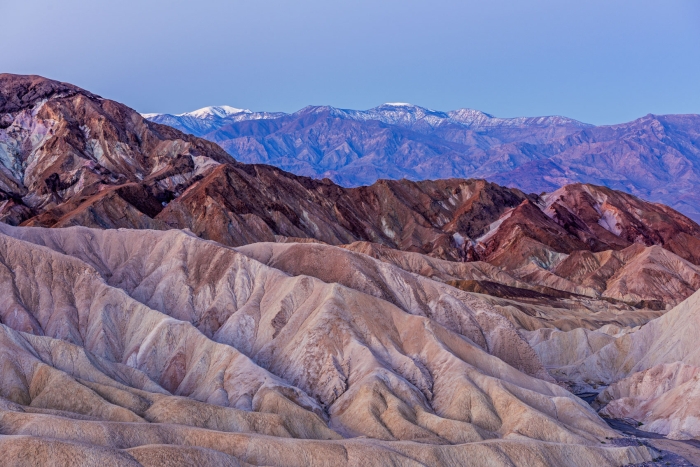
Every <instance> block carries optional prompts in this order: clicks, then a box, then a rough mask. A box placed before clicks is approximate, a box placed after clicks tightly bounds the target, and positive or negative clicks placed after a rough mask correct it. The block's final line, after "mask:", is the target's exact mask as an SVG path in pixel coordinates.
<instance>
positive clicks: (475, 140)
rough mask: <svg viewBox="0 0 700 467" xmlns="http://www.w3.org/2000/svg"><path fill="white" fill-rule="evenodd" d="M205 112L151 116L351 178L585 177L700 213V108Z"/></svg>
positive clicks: (525, 181)
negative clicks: (579, 115) (662, 111)
mask: <svg viewBox="0 0 700 467" xmlns="http://www.w3.org/2000/svg"><path fill="white" fill-rule="evenodd" d="M198 112H200V113H201V114H202V117H199V118H197V117H194V116H193V115H192V114H193V113H190V114H183V115H181V116H173V115H157V114H151V115H149V116H148V118H149V119H151V120H153V121H156V122H159V123H164V124H167V125H171V126H173V127H175V128H178V129H180V130H182V131H184V132H186V133H192V134H194V135H196V136H201V137H203V138H205V139H208V140H210V141H214V142H216V143H218V144H219V145H221V147H223V148H224V149H225V150H226V151H227V152H228V153H229V154H231V155H232V156H233V157H235V158H236V159H238V160H240V161H242V162H247V163H264V164H271V165H274V166H277V167H280V168H282V169H284V170H287V171H290V172H293V173H296V174H299V175H306V176H312V177H316V178H323V177H328V178H330V179H331V180H333V181H335V182H337V183H339V184H341V185H344V186H358V185H369V184H372V183H374V182H375V181H376V180H377V179H381V178H388V179H402V178H408V179H411V180H426V179H435V178H472V177H475V178H487V179H489V180H492V181H495V182H497V183H501V184H504V185H507V186H514V187H518V188H520V189H521V190H523V191H526V192H536V193H540V192H543V191H554V190H557V189H558V188H560V187H562V186H564V185H567V184H572V183H577V182H583V183H591V184H596V185H603V186H607V187H610V188H613V189H617V190H624V191H627V192H630V193H633V194H635V195H637V196H641V197H643V198H645V199H650V200H653V201H656V202H661V203H664V204H666V205H669V206H671V207H673V208H674V209H677V210H679V211H681V212H683V213H684V214H686V215H687V216H689V217H691V218H693V219H695V220H696V221H700V210H699V208H698V206H700V198H699V197H698V194H697V193H696V190H695V187H696V186H697V185H698V183H700V149H698V144H697V142H698V138H700V116H698V115H661V116H659V115H647V116H645V117H642V118H640V119H638V120H635V121H633V122H629V123H625V124H621V125H613V126H600V127H595V126H592V125H586V124H583V123H581V122H577V121H575V120H571V119H567V118H563V117H540V118H513V119H501V118H495V117H492V116H490V115H487V114H485V113H483V112H479V111H476V110H470V109H461V110H457V111H452V112H439V111H434V110H429V109H425V108H421V107H417V106H412V105H407V104H385V105H382V106H379V107H376V108H374V109H370V110H367V111H357V110H342V109H336V108H333V107H307V108H304V109H302V110H300V111H298V112H296V113H293V114H270V113H265V112H250V113H236V114H232V115H230V116H224V117H222V118H212V117H211V115H210V114H211V112H202V111H198Z"/></svg>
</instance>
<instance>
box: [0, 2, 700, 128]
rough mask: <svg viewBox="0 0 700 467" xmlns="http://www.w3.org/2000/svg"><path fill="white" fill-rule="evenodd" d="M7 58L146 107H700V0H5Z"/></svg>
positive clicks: (596, 115) (7, 66)
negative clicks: (387, 104)
mask: <svg viewBox="0 0 700 467" xmlns="http://www.w3.org/2000/svg"><path fill="white" fill-rule="evenodd" d="M0 19H1V21H2V26H0V71H2V72H10V73H20V74H40V75H43V76H47V77H50V78H54V79H58V80H62V81H68V82H71V83H74V84H77V85H79V86H82V87H84V88H87V89H88V90H91V91H93V92H95V93H97V94H100V95H102V96H104V97H109V98H111V99H115V100H118V101H121V102H123V103H125V104H127V105H129V106H131V107H133V108H135V109H137V110H139V111H141V112H170V113H177V112H184V111H187V110H193V109H196V108H199V107H203V106H206V105H217V104H228V105H232V106H236V107H244V108H250V109H253V110H281V111H294V110H298V109H299V108H301V107H303V106H306V105H309V104H328V105H333V106H337V107H343V108H356V109H366V108H370V107H373V106H375V105H378V104H380V103H382V102H395V101H400V102H411V103H414V104H419V105H423V106H426V107H430V108H434V109H440V110H450V109H455V108H460V107H470V108H475V109H480V110H483V111H485V112H488V113H491V114H494V115H497V116H502V117H511V116H519V115H528V116H534V115H552V114H560V115H567V116H570V117H573V118H577V119H580V120H583V121H586V122H591V123H618V122H623V121H628V120H632V119H634V118H637V117H639V116H642V115H645V114H647V113H658V114H661V113H700V1H698V0H663V1H661V0H655V1H648V0H619V1H618V0H585V1H568V0H567V1H562V0H543V1H538V0H529V1H522V0H511V1H505V0H482V1H478V2H476V1H469V0H430V1H418V0H352V1H351V0H345V1H340V0H338V1H336V0H295V1H292V0H285V1H281V0H245V1H238V0H228V1H226V0H198V1H194V0H191V1H179V0H168V1H165V0H138V1H137V0H120V1H107V0H62V1H57V0H0Z"/></svg>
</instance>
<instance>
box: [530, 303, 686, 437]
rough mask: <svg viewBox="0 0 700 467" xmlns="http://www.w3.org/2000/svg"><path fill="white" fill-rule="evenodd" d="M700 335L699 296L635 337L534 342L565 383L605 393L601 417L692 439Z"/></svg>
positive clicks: (534, 338) (536, 337) (568, 335)
mask: <svg viewBox="0 0 700 467" xmlns="http://www.w3.org/2000/svg"><path fill="white" fill-rule="evenodd" d="M698 329H700V291H698V292H696V293H694V294H693V295H692V296H691V297H689V298H688V299H686V300H685V301H684V302H683V303H681V304H679V305H678V306H676V307H675V308H674V309H673V310H671V311H669V312H668V313H666V314H665V315H663V316H662V317H660V318H657V319H654V320H652V321H650V322H649V323H647V324H645V325H644V326H642V327H641V328H639V329H637V330H633V331H632V332H623V333H618V334H617V335H609V334H605V333H602V332H595V331H594V332H590V331H586V330H583V329H578V330H576V331H571V332H560V331H554V332H544V333H543V332H541V331H538V332H536V333H531V334H530V342H531V343H532V344H533V346H534V348H535V349H536V351H537V352H538V354H539V355H540V357H541V358H542V360H543V361H544V362H545V364H547V366H549V367H550V368H551V369H552V374H553V375H554V376H555V377H556V378H557V379H559V380H560V381H564V382H567V383H569V384H571V385H573V386H574V387H577V388H578V390H580V391H583V390H587V389H590V388H591V387H592V388H598V387H602V388H605V389H604V390H603V391H602V392H601V393H600V394H599V396H598V399H597V401H596V403H597V406H598V407H599V408H600V409H601V414H603V415H605V416H608V417H612V418H625V419H632V420H635V421H636V422H639V423H640V424H641V429H643V430H647V431H652V432H657V433H661V434H666V435H669V436H670V437H673V438H679V439H687V438H698V437H700V422H699V421H700V403H699V402H700V397H699V395H698V388H700V347H698V343H697V340H698V337H697V333H698ZM577 350H578V351H577ZM606 386H607V387H606Z"/></svg>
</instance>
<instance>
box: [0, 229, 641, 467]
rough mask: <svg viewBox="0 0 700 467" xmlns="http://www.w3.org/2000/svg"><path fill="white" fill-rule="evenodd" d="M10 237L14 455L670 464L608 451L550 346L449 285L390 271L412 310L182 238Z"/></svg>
mask: <svg viewBox="0 0 700 467" xmlns="http://www.w3.org/2000/svg"><path fill="white" fill-rule="evenodd" d="M0 228H1V232H2V233H0V264H1V267H0V281H1V282H2V288H3V290H5V291H8V292H7V295H6V299H5V300H3V302H2V305H0V306H1V309H0V320H1V321H2V325H0V352H2V355H3V357H2V359H1V360H0V362H2V374H3V379H2V382H1V384H0V396H1V397H2V399H0V426H1V427H2V435H0V445H2V452H3V456H4V459H5V460H7V459H9V462H10V465H28V463H29V462H33V463H37V462H38V463H46V464H53V465H60V464H61V463H66V462H68V463H70V462H74V461H75V460H76V459H81V460H82V461H84V462H87V463H93V464H97V463H107V464H109V465H139V464H141V465H182V464H186V463H190V464H191V465H201V464H204V463H216V464H221V465H243V464H244V463H245V464H252V465H388V464H396V463H399V464H402V465H413V464H415V465H419V464H422V465H444V464H467V465H469V464H472V465H522V466H526V465H527V466H533V465H542V466H548V465H551V466H554V465H586V466H588V465H591V466H592V465H596V466H597V465H623V464H625V463H634V462H642V461H648V460H650V458H651V457H653V455H654V453H652V452H651V451H649V450H648V449H647V448H646V447H641V446H637V447H626V448H614V447H607V446H605V445H603V444H601V441H604V440H605V438H606V437H612V436H617V435H616V434H615V432H613V431H612V430H611V429H610V428H608V427H607V425H606V424H605V423H604V422H603V421H602V420H601V419H600V418H598V416H597V415H596V414H595V412H594V411H593V410H592V409H591V408H590V407H588V406H587V405H586V404H585V403H584V402H582V401H581V400H580V399H578V398H576V397H574V396H573V395H572V394H570V393H569V392H567V391H566V390H564V389H562V388H561V387H559V386H557V385H555V384H552V383H549V382H547V381H545V380H543V379H539V378H536V377H534V376H531V375H529V374H528V373H530V374H540V372H541V364H540V363H539V361H538V359H537V357H536V356H535V355H534V353H533V352H532V351H531V350H529V346H527V344H526V343H525V342H524V341H523V340H522V339H520V338H519V337H518V334H517V331H516V330H515V329H514V328H513V327H512V325H510V323H509V322H508V321H507V320H505V319H503V318H502V317H501V316H500V315H499V314H498V313H496V312H495V311H494V310H493V309H492V307H491V306H490V305H489V303H488V302H487V301H484V300H483V299H482V298H481V297H480V296H476V295H467V294H465V296H464V300H463V301H462V302H460V303H456V300H453V299H452V298H450V297H449V296H447V295H443V293H444V292H443V291H441V288H440V284H438V283H435V284H436V286H434V287H433V288H430V287H428V286H427V285H425V286H424V287H423V290H422V293H425V294H427V295H425V296H423V297H421V296H413V295H412V294H411V293H410V289H406V288H402V287H401V283H400V281H396V280H395V281H390V280H388V279H389V277H387V276H384V277H382V276H376V278H377V284H378V285H379V286H381V287H383V288H384V290H385V291H386V293H387V294H388V295H387V297H385V298H388V297H389V296H391V297H394V299H393V301H396V302H397V304H399V305H400V306H397V305H396V304H394V303H392V302H391V301H387V300H385V299H383V298H381V297H378V296H376V295H378V294H377V293H372V291H371V290H367V291H366V292H368V293H364V292H363V291H360V290H356V289H354V288H352V287H346V286H344V285H340V284H338V283H326V282H322V281H320V280H318V279H316V278H313V277H309V276H301V275H300V276H296V277H294V276H289V275H287V274H285V273H284V272H282V271H280V270H278V269H275V268H271V267H269V266H265V265H263V264H261V263H260V262H258V261H256V260H254V259H252V258H250V257H248V256H246V255H244V254H242V253H239V252H236V251H234V250H232V249H229V248H227V247H224V246H221V245H218V244H216V243H213V242H207V241H204V240H200V239H198V238H196V237H194V236H191V235H188V234H186V233H183V232H178V231H168V232H155V231H130V230H108V231H101V230H90V229H85V228H70V229H51V230H49V229H38V228H34V229H28V228H16V227H8V226H6V227H0ZM340 251H343V250H340ZM368 259H369V258H368ZM341 267H342V266H341ZM369 273H371V271H370V272H368V273H367V274H369ZM426 280H427V279H426ZM431 306H432V307H433V308H431ZM494 354H498V355H500V356H501V357H502V358H505V359H510V360H511V361H512V362H513V363H514V364H515V365H518V366H520V367H522V368H523V370H524V371H525V372H523V371H520V370H518V369H516V368H514V367H513V366H511V365H508V364H507V363H505V362H504V361H503V360H501V359H499V358H498V357H496V356H494ZM358 436H359V437H358ZM27 452H31V453H32V457H31V460H28V459H26V458H24V457H22V455H23V453H27ZM22 459H25V460H22Z"/></svg>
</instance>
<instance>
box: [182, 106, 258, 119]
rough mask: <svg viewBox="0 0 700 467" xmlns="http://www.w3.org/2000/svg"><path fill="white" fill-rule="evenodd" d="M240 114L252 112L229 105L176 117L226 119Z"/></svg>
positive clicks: (203, 109)
mask: <svg viewBox="0 0 700 467" xmlns="http://www.w3.org/2000/svg"><path fill="white" fill-rule="evenodd" d="M240 113H247V114H251V113H253V112H252V111H250V110H248V109H238V108H236V107H231V106H228V105H214V106H209V107H202V108H201V109H197V110H194V111H192V112H184V113H181V114H177V115H175V116H176V117H196V118H210V117H218V118H226V117H228V116H230V115H236V114H240Z"/></svg>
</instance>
